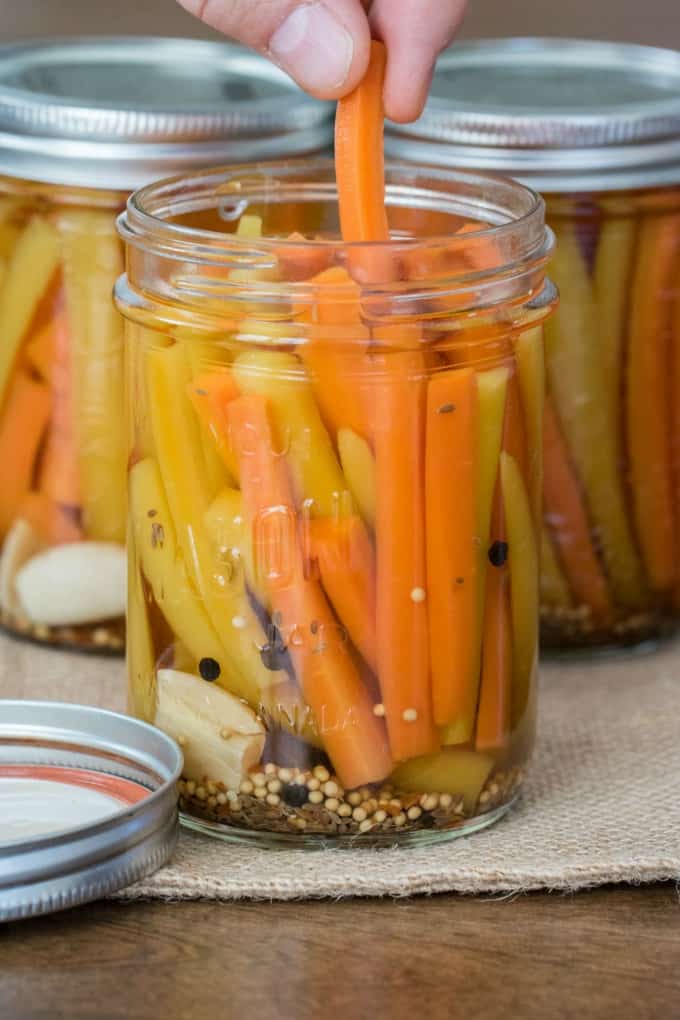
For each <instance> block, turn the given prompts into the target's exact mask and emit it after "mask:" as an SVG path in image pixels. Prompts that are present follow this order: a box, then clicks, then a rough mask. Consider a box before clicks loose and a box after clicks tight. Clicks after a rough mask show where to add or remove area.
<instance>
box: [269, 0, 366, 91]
mask: <svg viewBox="0 0 680 1020" xmlns="http://www.w3.org/2000/svg"><path fill="white" fill-rule="evenodd" d="M269 51H270V53H271V55H272V57H273V58H274V60H275V61H276V62H277V64H279V65H280V66H281V67H282V68H283V69H284V71H287V72H288V74H290V76H291V77H292V78H294V79H295V80H296V81H297V82H298V84H299V85H302V87H303V88H304V89H308V90H309V91H310V92H320V93H324V92H333V91H335V90H336V89H339V88H340V87H341V86H342V85H343V83H344V82H345V80H346V78H347V75H348V74H349V69H350V67H351V66H352V57H353V56H354V40H353V39H352V36H351V35H350V33H349V32H348V31H347V29H346V28H345V26H344V25H343V24H342V23H341V22H340V21H338V19H337V18H336V17H335V15H334V14H333V13H332V12H331V11H330V10H329V9H328V8H327V7H326V5H325V4H322V3H312V4H303V6H302V7H296V8H295V10H294V11H293V12H292V13H291V14H289V15H288V17H287V18H286V20H285V21H284V22H282V24H281V25H279V27H278V28H277V30H276V32H274V35H273V36H272V37H271V39H270V41H269Z"/></svg>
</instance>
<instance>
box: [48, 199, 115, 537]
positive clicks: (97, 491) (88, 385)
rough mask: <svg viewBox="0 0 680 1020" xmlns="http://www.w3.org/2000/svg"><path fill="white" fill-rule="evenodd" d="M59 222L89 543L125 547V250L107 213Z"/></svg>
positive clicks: (77, 213) (74, 214)
mask: <svg viewBox="0 0 680 1020" xmlns="http://www.w3.org/2000/svg"><path fill="white" fill-rule="evenodd" d="M56 222H57V226H58V230H59V238H60V247H61V256H62V260H63V272H64V283H65V288H66V305H67V311H68V318H69V324H70V332H71V358H72V365H73V408H74V416H75V434H76V438H77V445H78V457H79V474H80V482H81V487H82V507H83V526H84V529H85V532H86V534H87V536H88V537H89V538H97V539H102V540H105V541H111V542H121V543H123V542H124V541H125V467H126V433H125V419H124V416H123V413H122V408H123V406H124V399H123V389H124V358H123V320H122V318H121V317H120V315H119V314H118V312H117V311H116V309H115V308H114V307H113V303H112V300H111V294H112V291H113V286H114V284H115V282H116V280H117V279H118V277H119V276H120V274H121V273H122V272H123V252H122V248H121V245H120V242H119V240H118V237H117V235H116V229H115V224H114V222H113V219H112V217H111V213H110V212H109V211H107V210H101V211H84V210H81V209H73V210H62V211H61V212H60V213H59V216H58V218H57V221H56Z"/></svg>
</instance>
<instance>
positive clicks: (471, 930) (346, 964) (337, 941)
mask: <svg viewBox="0 0 680 1020" xmlns="http://www.w3.org/2000/svg"><path fill="white" fill-rule="evenodd" d="M79 32H80V33H95V32H114V33H121V34H122V33H133V32H140V33H141V32H145V33H151V32H161V33H163V34H168V35H181V34H195V35H208V36H209V35H211V33H209V32H208V31H207V30H204V29H202V28H201V27H200V26H198V24H197V23H196V22H194V21H193V20H192V19H191V18H189V16H188V15H186V14H184V12H182V11H181V10H180V9H179V7H177V6H176V5H175V4H174V3H173V0H142V2H140V0H118V2H117V3H115V4H103V3H97V2H94V3H93V2H92V0H58V2H55V0H30V2H29V3H24V4H17V3H16V0H0V39H16V38H24V37H27V36H40V35H47V34H51V33H59V34H68V33H73V34H76V33H79ZM513 33H514V34H551V35H555V34H563V35H566V34H571V35H576V36H590V37H600V38H610V39H622V40H630V41H639V42H646V43H652V44H656V45H668V46H676V47H680V17H678V13H677V0H645V3H640V2H639V0H596V2H593V0H571V2H569V3H567V2H564V0H563V2H559V0H550V2H548V0H513V2H512V3H508V2H507V0H471V4H470V12H469V15H468V18H467V21H466V24H465V28H464V35H467V36H479V35H487V36H492V35H508V34H513ZM679 962H680V904H679V903H678V894H677V892H676V890H675V888H674V887H673V886H671V885H665V886H656V887H650V888H641V889H630V888H615V889H605V890H597V891H594V892H591V893H580V894H578V895H576V896H562V895H549V894H544V895H540V894H534V895H530V896H522V897H518V898H515V899H506V900H488V899H473V898H464V897H456V896H438V897H435V898H433V899H429V900H426V899H416V900H410V901H399V902H386V901H371V900H358V901H345V902H341V903H325V902H322V903H300V904H291V903H286V904H281V903H278V904H252V903H251V904H248V903H243V904H231V905H229V904H226V905H225V904H220V905H217V904H211V903H178V904H167V903H165V904H162V903H137V904H127V903H126V904H117V903H101V904H96V905H93V906H89V907H84V908H81V909H79V910H75V911H72V912H70V913H67V914H62V915H57V916H54V917H50V918H46V919H43V920H38V921H31V922H23V923H19V924H13V925H9V926H7V927H5V928H3V929H2V930H1V931H0V1020H84V1018H87V1020H95V1018H96V1020H203V1018H210V1020H213V1018H214V1020H217V1018H219V1020H221V1018H223V1017H228V1018H231V1017H239V1018H240V1017H244V1018H246V1020H275V1018H276V1020H288V1018H291V1020H292V1018H294V1020H306V1018H310V1020H319V1018H322V1017H325V1016H336V1017H338V1018H340V1020H354V1018H363V1017H367V1018H368V1017H377V1018H382V1017H386V1018H390V1020H400V1018H402V1017H404V1018H407V1017H413V1018H418V1020H421V1018H422V1020H427V1018H430V1017H434V1018H439V1017H441V1018H447V1020H449V1018H453V1020H455V1018H458V1017H464V1018H465V1020H481V1018H496V1017H511V1018H517V1020H533V1018H536V1020H553V1018H557V1020H559V1018H563V1017H564V1018H571V1017H574V1018H576V1017H578V1018H579V1020H637V1018H640V1020H675V1018H677V1017H680V966H679Z"/></svg>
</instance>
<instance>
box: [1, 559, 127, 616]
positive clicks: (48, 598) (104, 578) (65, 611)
mask: <svg viewBox="0 0 680 1020" xmlns="http://www.w3.org/2000/svg"><path fill="white" fill-rule="evenodd" d="M126 569H127V557H126V554H125V549H124V548H123V546H121V545H117V544H116V543H113V542H71V543H69V544H67V545H59V546H55V547H54V548H53V549H48V550H47V551H46V552H43V553H40V554H38V555H37V556H34V557H33V558H32V559H30V560H29V561H28V563H26V564H25V566H23V567H22V568H21V570H20V571H19V573H18V574H17V575H16V578H15V586H16V590H17V594H18V596H19V601H20V603H21V608H22V610H23V611H24V613H25V614H26V616H27V617H28V618H29V620H30V621H31V622H32V623H42V624H46V625H47V626H48V627H62V626H77V625H79V624H85V623H97V622H98V621H100V620H112V619H116V618H117V617H119V616H123V615H124V613H125V591H126Z"/></svg>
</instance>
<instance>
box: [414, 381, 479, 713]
mask: <svg viewBox="0 0 680 1020" xmlns="http://www.w3.org/2000/svg"><path fill="white" fill-rule="evenodd" d="M477 413H478V408H477V385H476V380H475V372H474V370H473V369H471V368H462V369H458V370H456V371H446V372H441V373H439V374H437V375H435V376H433V377H432V378H431V379H430V381H429V383H428V387H427V433H426V435H427V441H426V463H425V502H426V508H427V592H428V603H429V625H430V662H431V668H432V701H433V709H434V719H435V722H436V723H437V725H438V726H445V725H447V724H448V723H451V722H453V721H454V719H455V717H456V714H457V712H458V711H460V709H461V705H462V704H463V703H464V701H465V697H464V691H465V689H466V688H467V686H468V685H469V683H470V681H471V677H472V674H473V673H474V671H475V669H476V659H477V656H476V655H475V648H474V643H475V633H476V625H475V619H476V614H477V592H476V585H477V546H476V543H475V536H476V527H475V492H476V485H477V483H476V473H477V470H476V468H477V465H476V457H475V445H476V429H477Z"/></svg>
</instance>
